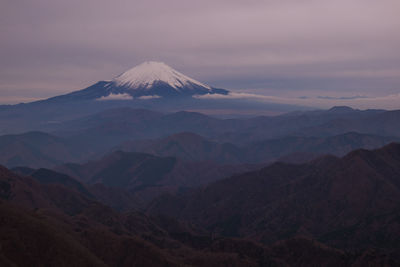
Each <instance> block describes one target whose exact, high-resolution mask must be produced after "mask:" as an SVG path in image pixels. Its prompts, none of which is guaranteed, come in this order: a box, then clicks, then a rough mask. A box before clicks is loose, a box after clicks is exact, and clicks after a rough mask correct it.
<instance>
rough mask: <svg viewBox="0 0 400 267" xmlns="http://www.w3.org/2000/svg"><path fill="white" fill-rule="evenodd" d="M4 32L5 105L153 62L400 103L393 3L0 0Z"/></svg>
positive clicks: (280, 93)
mask: <svg viewBox="0 0 400 267" xmlns="http://www.w3.org/2000/svg"><path fill="white" fill-rule="evenodd" d="M0 34H1V36H0V38H1V42H0V103H17V102H21V101H29V100H31V99H37V98H44V97H50V96H54V95H59V94H62V93H67V92H70V91H74V90H77V89H82V88H85V87H86V86H89V85H91V84H92V83H94V82H96V81H98V80H105V79H111V78H113V77H114V76H116V75H118V74H120V73H121V72H123V71H125V70H127V69H129V68H131V67H133V66H135V65H137V64H140V63H142V62H143V61H146V60H157V61H163V62H165V63H166V64H168V65H170V66H172V67H173V68H175V69H177V70H179V71H181V72H183V73H185V74H186V75H188V76H191V77H193V78H195V79H197V80H200V81H201V82H204V83H207V84H210V85H212V86H216V87H222V88H227V89H231V90H234V91H236V92H241V93H245V94H247V95H251V94H262V95H268V96H273V97H278V98H290V99H292V98H293V99H297V98H299V97H301V98H299V99H302V101H303V100H304V99H310V98H312V99H318V100H320V101H322V102H324V101H325V102H326V103H329V104H331V103H333V102H335V103H338V104H340V103H341V102H343V103H347V104H353V105H354V106H360V104H359V102H357V101H364V102H365V99H368V101H367V102H366V103H367V104H365V103H364V104H363V105H364V106H365V105H367V106H368V105H371V107H375V106H379V107H386V108H400V104H399V106H398V107H397V106H396V105H397V104H396V103H400V97H399V93H400V52H399V50H400V49H399V48H400V1H399V0H335V1H332V0H329V1H328V0H315V1H314V0H285V1H279V0H265V1H255V0H243V1H238V0H229V1H228V0H203V1H198V0H197V1H191V0H172V1H171V0H145V1H141V0H129V1H128V0H118V1H116V0H114V1H111V0H79V1H78V0H68V1H67V0H62V1H61V0H2V1H1V4H0ZM237 96H240V95H237ZM372 100H373V101H372ZM375 100H376V101H375ZM378 100H379V101H380V102H379V103H378V102H377V101H378ZM396 100H399V102H396ZM332 101H333V102H332ZM322 102H321V103H322ZM325 102H324V103H325ZM357 103H358V104H357ZM374 103H375V104H374ZM329 104H327V105H329ZM361 106H362V105H361ZM361 106H360V107H361ZM364 106H362V107H364Z"/></svg>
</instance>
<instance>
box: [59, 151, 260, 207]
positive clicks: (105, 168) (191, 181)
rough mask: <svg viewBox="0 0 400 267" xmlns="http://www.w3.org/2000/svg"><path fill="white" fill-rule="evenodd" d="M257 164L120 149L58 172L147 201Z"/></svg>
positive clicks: (206, 182)
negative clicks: (123, 150) (188, 159)
mask: <svg viewBox="0 0 400 267" xmlns="http://www.w3.org/2000/svg"><path fill="white" fill-rule="evenodd" d="M256 168H257V166H253V165H241V164H236V165H219V164H216V163H213V162H205V161H203V162H199V161H198V162H187V161H184V160H180V159H177V158H175V157H158V156H154V155H150V154H145V153H128V152H122V151H117V152H113V153H111V154H108V155H106V156H104V157H103V158H101V159H100V160H93V161H89V162H88V163H85V164H64V165H61V166H58V167H57V168H55V170H56V171H58V172H61V173H65V174H67V175H69V176H71V177H75V178H77V179H79V180H80V181H82V182H84V183H86V184H90V185H91V184H98V183H100V184H103V185H104V186H107V187H113V188H120V189H124V190H129V191H131V192H136V193H137V196H138V197H141V198H143V199H144V201H149V200H151V199H152V198H153V197H154V196H157V195H160V194H161V193H165V192H178V191H179V190H186V189H188V188H191V187H196V186H201V185H205V184H208V183H210V182H214V181H216V180H219V179H222V178H225V177H228V176H231V175H233V174H235V173H241V172H245V171H248V170H254V169H256Z"/></svg>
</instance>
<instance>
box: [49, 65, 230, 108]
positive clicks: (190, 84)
mask: <svg viewBox="0 0 400 267" xmlns="http://www.w3.org/2000/svg"><path fill="white" fill-rule="evenodd" d="M204 94H228V91H227V90H224V89H216V88H212V87H210V86H208V85H206V84H203V83H201V82H199V81H196V80H195V79H192V78H190V77H188V76H186V75H184V74H182V73H180V72H179V71H177V70H174V69H173V68H171V67H170V66H168V65H166V64H165V63H162V62H154V61H147V62H144V63H142V64H140V65H138V66H136V67H134V68H132V69H129V70H127V71H126V72H124V73H122V74H120V75H118V76H117V77H115V78H114V79H112V80H111V81H99V82H97V83H96V84H94V85H92V86H90V87H88V88H85V89H83V90H80V91H76V92H72V93H70V94H66V95H62V96H57V97H54V98H52V100H63V101H68V100H77V99H79V100H130V99H151V98H167V97H191V96H194V95H204Z"/></svg>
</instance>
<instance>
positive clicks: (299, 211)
mask: <svg viewBox="0 0 400 267" xmlns="http://www.w3.org/2000/svg"><path fill="white" fill-rule="evenodd" d="M229 94H231V93H230V92H229V91H227V90H223V89H216V88H213V87H211V86H208V85H206V84H203V83H201V82H198V81H196V80H194V79H192V78H190V77H188V76H185V75H184V74H182V73H180V72H178V71H176V70H174V69H172V68H170V67H169V66H167V65H166V64H164V63H159V62H145V63H143V64H141V65H139V66H137V67H134V68H132V69H130V70H128V71H126V72H124V73H122V74H121V75H118V76H117V77H115V78H113V79H112V80H109V81H100V82H98V83H96V84H94V85H92V86H90V87H88V88H86V89H83V90H79V91H75V92H72V93H70V94H66V95H61V96H56V97H53V98H49V99H46V100H42V101H37V102H32V103H27V104H19V105H11V106H1V107H0V165H3V166H5V167H2V166H0V214H1V216H0V265H1V266H352V267H357V266H399V265H400V250H399V248H400V243H399V240H400V235H399V233H400V220H399V218H400V197H399V196H400V180H399V177H400V145H399V143H400V113H399V112H400V111H399V110H391V111H387V110H357V109H352V108H350V107H345V106H339V107H333V108H331V109H329V110H299V111H293V112H289V113H284V114H281V115H275V116H250V117H234V118H228V119H227V118H223V117H221V116H211V115H207V114H206V113H207V112H209V111H211V110H213V111H216V110H218V111H221V110H231V111H232V110H233V111H234V112H236V111H238V112H239V113H240V112H244V111H249V109H251V110H253V111H257V112H259V111H261V110H267V109H269V108H271V106H270V105H267V104H265V103H258V104H256V103H255V102H251V101H248V102H246V101H241V100H238V99H236V100H232V98H229V97H230V96H229ZM201 96H206V97H201ZM215 96H217V97H215ZM227 96H228V98H227ZM226 99H229V100H226ZM275 108H278V109H280V111H281V112H282V111H284V110H285V108H284V107H283V106H279V107H278V106H275ZM196 109H199V110H203V111H205V112H206V113H201V112H194V111H193V110H196ZM290 110H293V107H290ZM286 111H288V110H286ZM244 113H245V112H244Z"/></svg>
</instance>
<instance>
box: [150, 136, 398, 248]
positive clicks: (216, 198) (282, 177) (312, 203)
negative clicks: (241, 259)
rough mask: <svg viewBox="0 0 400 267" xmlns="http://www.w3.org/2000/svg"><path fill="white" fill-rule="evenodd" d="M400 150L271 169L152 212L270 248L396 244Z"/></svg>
mask: <svg viewBox="0 0 400 267" xmlns="http://www.w3.org/2000/svg"><path fill="white" fill-rule="evenodd" d="M399 177H400V145H399V144H391V145H388V146H386V147H384V148H382V149H378V150H374V151H367V150H357V151H354V152H351V153H349V154H348V155H346V156H345V157H343V158H336V157H332V156H327V157H322V158H320V159H318V160H316V161H314V162H312V163H309V164H302V165H291V164H284V163H276V164H272V165H270V166H269V167H266V168H264V169H261V170H260V171H257V172H250V173H246V174H243V175H237V176H234V177H231V178H228V179H224V180H221V181H219V182H216V183H214V184H211V185H209V186H207V187H206V188H205V189H201V190H197V191H195V192H188V193H186V194H184V195H183V196H177V197H167V196H164V197H163V198H161V199H159V200H158V201H156V202H154V203H153V205H152V206H151V208H150V209H149V211H150V212H151V213H152V214H168V215H170V216H175V217H176V218H180V219H185V220H189V221H193V222H197V223H199V224H200V225H202V226H204V227H207V228H208V229H210V230H211V231H213V232H214V233H216V234H221V235H225V236H241V237H248V238H254V239H256V240H259V241H261V242H264V243H272V242H275V241H277V240H281V239H286V238H290V237H294V236H298V235H303V236H309V237H313V238H316V239H319V240H320V241H323V242H324V243H326V244H330V245H334V246H336V247H340V248H346V249H361V248H365V247H368V246H376V247H380V248H383V249H388V250H391V249H396V248H398V247H399V242H398V240H400V236H399V233H400V231H399V229H400V221H399V220H398V218H399V216H400V179H399Z"/></svg>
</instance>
